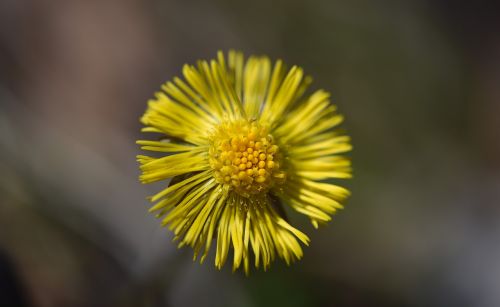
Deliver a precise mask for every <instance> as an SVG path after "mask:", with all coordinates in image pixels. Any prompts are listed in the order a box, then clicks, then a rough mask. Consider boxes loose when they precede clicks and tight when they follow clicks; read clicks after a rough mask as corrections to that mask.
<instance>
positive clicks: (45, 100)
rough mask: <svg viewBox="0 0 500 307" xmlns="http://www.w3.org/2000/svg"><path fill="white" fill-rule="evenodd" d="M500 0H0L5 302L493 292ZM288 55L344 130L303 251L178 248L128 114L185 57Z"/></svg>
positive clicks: (255, 300) (1, 301)
mask: <svg viewBox="0 0 500 307" xmlns="http://www.w3.org/2000/svg"><path fill="white" fill-rule="evenodd" d="M499 12H500V5H499V3H498V1H494V0H491V1H486V0H483V1H451V0H433V1H430V0H409V1H389V0H377V1H370V0H355V1H337V0H335V1H327V0H325V1H298V0H280V1H264V0H255V1H245V2H235V1H229V0H216V1H211V2H208V1H202V0H193V1H175V2H172V1H139V0H127V1H118V0H106V1H83V0H73V1H62V0H59V1H57V0H53V1H49V0H38V1H34V0H3V1H1V2H0V305H1V306H40V307H45V306H181V307H182V306H244V307H246V306H248V307H252V306H481V307H483V306H484V307H494V306H500V206H499V205H500V36H499V35H498V33H499V30H500V16H499ZM229 48H235V49H240V50H242V51H244V52H245V54H246V55H249V54H268V55H269V56H271V57H272V58H273V59H277V58H283V59H284V60H285V61H286V62H287V63H289V64H298V65H300V66H302V67H304V69H305V70H306V72H307V73H308V74H311V75H312V76H313V77H314V80H315V82H314V83H313V89H317V88H325V89H327V90H329V91H331V92H332V94H333V99H334V102H335V103H336V104H337V105H338V106H339V108H340V111H341V112H342V113H344V114H345V117H346V122H345V125H344V127H345V128H346V129H347V130H348V132H349V134H350V135H351V136H352V138H353V143H354V147H355V150H354V151H353V152H352V158H353V162H354V170H355V178H354V180H351V181H350V182H346V183H343V184H346V185H347V186H348V187H349V188H350V189H351V190H352V191H353V195H352V197H351V198H350V199H349V200H348V203H347V205H346V209H345V210H343V211H341V212H339V214H337V215H336V216H335V217H334V220H333V222H332V223H330V224H329V225H328V226H327V227H323V228H320V229H319V230H318V231H315V230H314V229H313V228H312V227H311V226H310V225H309V224H308V222H307V221H306V220H305V219H303V218H301V217H300V216H297V215H295V216H292V220H293V222H294V223H295V224H298V226H299V227H301V228H302V229H304V231H305V232H306V233H307V234H308V235H310V237H311V239H312V244H311V246H310V247H308V248H306V249H305V257H304V259H303V260H302V261H300V262H298V263H296V264H295V265H293V266H291V267H286V265H284V264H283V263H281V262H279V261H278V262H275V263H274V265H273V266H272V268H271V270H270V271H269V272H266V273H264V272H253V273H252V274H251V276H250V277H248V278H247V277H244V275H243V274H242V273H241V272H238V273H234V274H232V273H231V272H230V268H229V266H228V267H226V268H225V269H224V270H223V271H222V272H219V271H217V270H216V269H215V268H214V267H213V264H212V262H213V257H212V259H210V261H207V263H205V264H204V265H199V264H198V263H193V262H192V261H191V250H189V249H180V250H179V249H177V248H176V246H175V245H174V244H173V243H172V242H171V239H172V236H171V234H170V233H169V232H168V231H167V230H165V229H162V228H161V227H160V225H159V222H158V221H157V220H156V219H155V217H154V216H153V215H151V214H148V213H147V208H148V206H149V204H148V203H147V201H146V200H145V197H146V196H147V195H150V194H152V193H153V192H154V191H156V190H158V186H143V185H141V184H139V182H138V180H137V177H138V175H139V171H138V165H137V163H136V161H135V155H136V154H138V153H139V149H138V146H136V145H135V140H136V139H138V138H142V137H143V136H142V135H140V133H139V130H140V127H141V125H140V124H139V121H138V118H139V116H140V115H142V113H143V111H144V110H145V107H146V101H147V99H149V98H150V97H151V96H152V95H153V93H154V92H155V91H157V90H158V89H159V86H160V84H161V83H163V82H165V81H167V80H169V79H171V78H172V77H173V76H176V75H180V73H181V67H182V65H183V64H184V63H194V62H195V61H196V60H197V59H200V58H212V57H214V56H215V55H216V51H217V50H219V49H221V50H225V51H226V50H228V49H229Z"/></svg>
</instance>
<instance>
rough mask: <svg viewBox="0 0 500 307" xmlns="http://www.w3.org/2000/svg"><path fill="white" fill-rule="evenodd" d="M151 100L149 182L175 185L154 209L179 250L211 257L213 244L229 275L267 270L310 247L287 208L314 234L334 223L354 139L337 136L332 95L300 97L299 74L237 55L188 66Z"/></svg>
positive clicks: (144, 160) (145, 167) (146, 144)
mask: <svg viewBox="0 0 500 307" xmlns="http://www.w3.org/2000/svg"><path fill="white" fill-rule="evenodd" d="M183 74H184V79H185V80H182V79H180V78H174V79H173V82H167V83H165V84H164V85H163V86H162V91H161V92H158V93H156V95H155V99H153V100H150V101H149V103H148V108H147V110H146V113H145V114H144V116H143V117H142V118H141V122H142V123H143V124H144V125H145V128H143V129H142V131H143V132H156V133H159V134H160V135H161V138H160V140H159V141H146V140H140V141H138V142H137V143H138V144H140V145H141V146H142V147H141V148H142V149H143V150H148V151H156V152H160V153H165V155H164V156H160V157H150V156H143V155H140V156H138V157H137V158H138V161H139V162H140V164H141V166H140V168H141V170H142V175H141V176H140V180H141V182H143V183H150V182H155V181H159V180H164V179H168V178H171V181H170V183H169V185H168V186H167V187H166V188H165V189H164V190H162V191H161V192H159V193H158V194H156V195H154V196H152V197H151V198H150V200H151V201H152V202H154V203H155V205H154V206H153V207H152V208H151V209H150V211H151V212H157V216H158V217H161V218H163V222H162V225H168V227H169V228H170V229H171V230H172V231H173V232H174V234H175V239H176V240H179V241H180V244H179V247H180V246H184V245H189V246H191V247H192V248H193V249H194V260H196V258H197V256H198V255H201V261H200V262H203V260H204V259H205V257H206V256H207V254H208V252H209V250H210V246H211V244H212V241H213V239H216V245H217V246H216V255H215V266H216V267H217V268H219V269H220V268H221V267H222V266H223V265H224V263H225V262H226V259H227V257H228V253H229V250H230V249H232V250H233V252H234V256H233V270H235V269H237V268H239V267H240V266H241V264H243V267H244V269H245V272H246V273H248V271H249V266H250V261H251V259H252V258H253V260H254V264H255V267H257V268H258V267H259V266H262V267H263V268H264V270H266V269H267V268H268V267H269V265H270V263H271V262H272V261H273V260H274V258H275V257H276V256H278V257H279V258H282V259H284V260H285V262H286V263H287V264H290V263H291V262H293V261H295V260H297V259H300V258H301V257H302V255H303V252H302V247H301V245H300V244H299V241H300V242H302V243H303V244H305V245H308V243H309V238H308V237H307V236H306V235H305V234H304V233H302V232H301V231H299V230H298V229H296V228H294V227H293V226H291V225H290V223H289V222H288V220H287V219H286V216H285V210H284V208H283V205H286V206H289V207H291V208H292V209H294V210H295V211H297V212H300V213H301V214H303V215H305V216H307V217H308V218H309V219H310V221H311V223H312V225H313V226H314V227H315V228H317V227H318V225H319V224H321V223H326V222H328V221H330V220H331V215H332V214H333V213H334V212H335V211H336V210H337V209H340V208H342V205H341V202H342V201H343V200H344V199H345V198H346V197H347V196H348V195H349V191H348V190H346V189H344V188H342V187H340V186H337V185H335V184H332V183H331V179H334V178H350V177H351V168H350V161H349V159H348V158H346V157H344V156H342V155H341V154H342V153H345V152H347V151H349V150H350V149H351V145H350V139H349V137H348V136H346V135H344V134H343V133H342V132H341V131H339V130H336V129H335V128H336V127H337V126H338V125H339V124H340V123H341V122H342V116H341V115H339V114H337V113H336V107H335V106H334V105H332V104H331V103H330V101H329V97H330V94H329V93H327V92H325V91H323V90H318V91H316V92H314V93H312V94H311V95H304V93H305V91H306V88H307V87H308V85H309V84H310V83H311V78H310V77H307V76H304V73H303V70H302V69H301V68H300V67H297V66H294V67H292V68H291V69H290V70H288V71H287V70H286V68H285V67H284V64H283V62H282V61H280V60H279V61H277V62H276V63H275V64H274V67H272V65H271V61H270V60H269V58H267V57H256V56H252V57H250V58H249V59H248V60H246V61H245V59H244V57H243V54H242V53H240V52H235V51H230V52H229V54H228V56H227V59H226V58H225V57H224V55H223V53H222V52H219V53H218V56H217V59H216V60H211V61H210V62H207V61H199V62H198V63H197V66H191V65H185V66H184V67H183Z"/></svg>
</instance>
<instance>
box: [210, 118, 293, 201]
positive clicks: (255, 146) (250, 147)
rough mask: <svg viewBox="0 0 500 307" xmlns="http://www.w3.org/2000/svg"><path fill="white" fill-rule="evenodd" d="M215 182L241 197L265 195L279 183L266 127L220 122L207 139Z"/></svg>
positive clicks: (275, 155) (280, 178)
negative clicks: (264, 193)
mask: <svg viewBox="0 0 500 307" xmlns="http://www.w3.org/2000/svg"><path fill="white" fill-rule="evenodd" d="M210 141H211V146H210V149H209V162H210V166H211V167H212V168H213V169H214V171H215V172H214V173H215V175H214V176H215V179H216V180H217V181H218V182H219V183H220V184H223V185H224V186H227V187H228V188H230V189H233V190H234V191H236V192H237V193H238V194H240V195H241V196H244V197H249V196H251V195H252V194H258V193H262V192H266V191H267V190H269V188H271V187H272V186H273V184H274V183H275V182H279V181H283V180H284V178H285V174H284V173H283V172H281V171H280V170H279V168H280V163H279V160H280V154H279V152H278V146H277V145H276V144H273V137H272V136H271V135H270V134H269V129H268V127H266V126H264V125H259V124H257V123H256V122H248V121H246V120H240V121H233V122H224V123H222V124H220V125H218V126H217V127H216V128H215V131H214V132H213V133H212V135H211V136H210Z"/></svg>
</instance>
